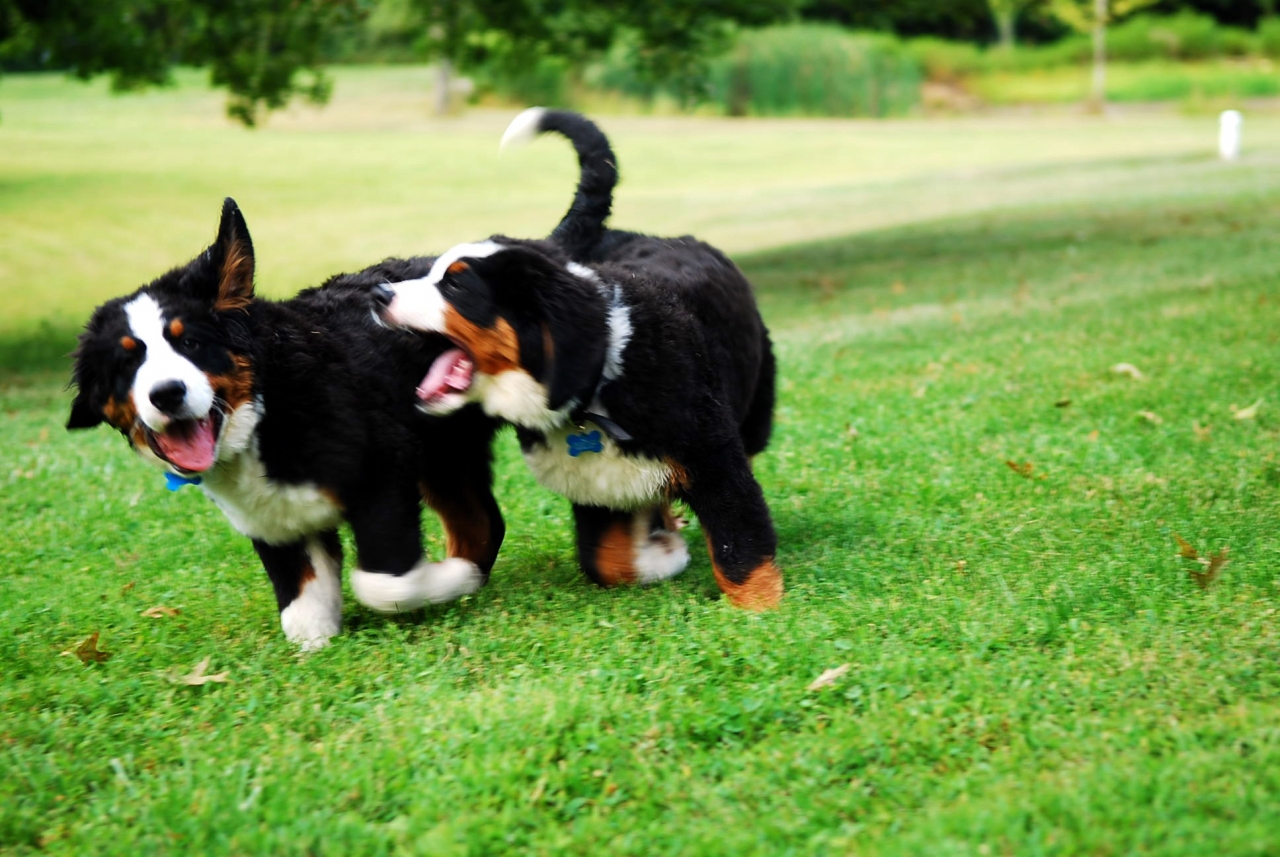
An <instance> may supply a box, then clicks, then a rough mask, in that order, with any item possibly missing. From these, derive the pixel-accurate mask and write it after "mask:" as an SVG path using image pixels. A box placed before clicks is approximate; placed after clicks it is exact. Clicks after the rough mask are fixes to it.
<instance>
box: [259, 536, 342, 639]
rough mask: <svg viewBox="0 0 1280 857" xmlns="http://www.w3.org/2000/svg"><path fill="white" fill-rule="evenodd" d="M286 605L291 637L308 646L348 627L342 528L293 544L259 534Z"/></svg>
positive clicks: (283, 619) (284, 619) (283, 623)
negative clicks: (344, 609) (264, 538)
mask: <svg viewBox="0 0 1280 857" xmlns="http://www.w3.org/2000/svg"><path fill="white" fill-rule="evenodd" d="M253 548H254V550H256V551H257V552H258V557H259V558H260V559H261V560H262V565H263V567H264V568H265V569H266V570H267V577H269V578H270V579H271V586H272V588H274V589H275V592H276V605H277V606H278V607H279V608H280V627H281V628H283V629H284V635H285V637H286V638H287V639H288V640H289V641H290V642H293V643H297V644H299V645H300V646H301V647H302V650H303V651H304V652H308V651H312V650H314V649H320V648H323V647H324V646H327V645H328V644H329V638H331V637H333V636H335V635H337V633H338V632H339V631H341V630H342V579H341V571H342V542H340V541H339V540H338V531H337V530H328V531H327V532H323V533H317V534H314V535H311V536H308V537H307V538H305V539H303V540H301V541H297V542H294V543H292V544H287V545H271V544H267V543H266V542H263V541H259V540H257V539H254V542H253Z"/></svg>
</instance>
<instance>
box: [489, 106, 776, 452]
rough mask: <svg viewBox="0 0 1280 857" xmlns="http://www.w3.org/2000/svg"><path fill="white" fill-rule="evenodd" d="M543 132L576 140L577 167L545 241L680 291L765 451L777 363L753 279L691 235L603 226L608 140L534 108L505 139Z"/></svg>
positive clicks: (608, 188) (746, 432) (576, 118)
mask: <svg viewBox="0 0 1280 857" xmlns="http://www.w3.org/2000/svg"><path fill="white" fill-rule="evenodd" d="M546 133H556V134H560V135H561V136H563V137H565V138H566V139H567V140H568V141H569V142H570V143H571V144H572V145H573V148H574V151H575V153H576V154H577V156H578V167H579V179H578V187H577V190H576V192H575V194H574V198H573V202H572V204H571V205H570V207H569V210H568V212H567V213H566V214H565V216H564V217H563V218H562V219H561V221H560V223H559V224H558V225H557V226H556V228H555V229H554V230H552V232H551V235H550V240H551V241H553V242H555V243H556V244H558V245H559V246H560V247H561V248H562V249H563V250H564V251H565V254H566V255H567V256H568V257H569V258H571V259H574V260H576V261H579V262H584V263H588V264H592V263H608V264H610V265H612V266H616V267H620V268H629V269H632V270H634V271H636V272H643V273H645V275H646V276H649V277H656V278H659V279H661V280H662V281H663V282H665V283H668V284H669V285H670V287H671V288H672V289H675V290H677V291H678V292H679V293H680V296H681V299H682V300H683V301H685V302H687V303H688V304H689V306H690V309H691V310H692V311H693V312H694V313H695V314H696V315H697V316H698V317H699V318H700V319H702V320H703V321H704V324H705V329H706V330H707V331H708V334H709V342H708V345H709V347H710V348H711V349H712V350H713V360H714V362H715V364H716V365H719V366H722V367H724V381H725V393H726V395H727V396H729V398H730V401H731V403H732V406H733V409H734V411H735V413H737V414H738V417H739V420H740V428H741V432H742V443H743V446H744V447H745V448H746V451H747V455H751V456H754V455H757V454H759V453H760V452H763V451H764V449H765V448H766V447H767V446H768V445H769V438H770V436H771V435H772V432H773V406H774V398H775V383H776V382H775V377H776V375H777V364H776V362H775V360H774V356H773V344H772V342H771V341H770V339H769V331H768V330H767V329H766V328H765V325H764V322H763V321H762V320H761V318H760V313H759V311H758V310H757V309H756V302H755V295H754V293H753V291H752V288H751V283H750V282H749V281H748V280H747V278H746V276H744V275H743V273H742V271H741V270H739V269H738V266H737V265H735V264H733V262H732V261H730V260H729V259H728V258H727V257H726V256H725V255H724V254H723V253H721V252H720V251H719V250H717V249H716V248H715V247H712V246H711V245H710V244H707V243H706V242H703V241H699V240H698V239H697V238H694V237H692V236H689V235H685V236H682V237H680V238H659V237H656V236H653V235H646V234H644V233H640V232H630V231H627V230H623V229H609V228H606V227H605V222H606V221H607V220H608V218H609V213H610V211H611V209H612V205H613V191H614V189H615V188H616V187H617V184H618V160H617V156H616V155H615V154H614V152H613V148H612V147H611V146H610V145H609V140H608V138H607V137H606V136H605V135H604V133H603V132H602V131H601V130H600V128H599V127H598V126H596V124H595V123H594V122H592V121H591V120H589V119H587V118H586V117H584V116H582V115H580V114H578V113H574V112H571V111H568V110H549V109H546V108H543V107H532V108H530V109H528V110H526V111H524V112H523V113H521V114H520V115H519V116H517V117H516V118H515V119H514V120H512V122H511V124H510V126H509V127H508V128H507V131H506V133H505V134H503V137H502V145H503V147H506V146H508V145H512V144H516V145H523V144H525V143H528V142H530V141H532V140H533V139H535V138H536V137H537V136H539V135H540V134H546Z"/></svg>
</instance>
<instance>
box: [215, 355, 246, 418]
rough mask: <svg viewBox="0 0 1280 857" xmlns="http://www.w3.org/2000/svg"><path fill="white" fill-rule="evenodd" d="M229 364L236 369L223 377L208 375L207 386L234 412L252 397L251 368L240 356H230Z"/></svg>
mask: <svg viewBox="0 0 1280 857" xmlns="http://www.w3.org/2000/svg"><path fill="white" fill-rule="evenodd" d="M231 362H232V363H234V364H235V365H236V368H234V369H232V370H231V371H230V372H228V373H227V374H225V375H210V376H209V384H210V385H211V386H212V387H213V392H214V394H215V395H216V396H217V397H218V398H219V399H221V400H222V401H224V402H226V403H227V405H228V407H230V408H231V410H235V409H236V408H238V407H240V406H241V405H243V404H244V403H245V402H247V401H249V399H251V398H252V397H253V366H252V365H251V364H250V363H249V358H247V357H245V356H244V355H242V354H232V355H231Z"/></svg>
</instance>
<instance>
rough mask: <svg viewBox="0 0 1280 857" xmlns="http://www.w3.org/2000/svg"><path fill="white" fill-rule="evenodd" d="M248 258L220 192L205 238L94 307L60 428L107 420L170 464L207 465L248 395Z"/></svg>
mask: <svg viewBox="0 0 1280 857" xmlns="http://www.w3.org/2000/svg"><path fill="white" fill-rule="evenodd" d="M253 266H254V262H253V243H252V242H251V241H250V239H249V230H248V228H247V227H246V226H245V222H244V218H243V217H242V216H241V214H240V209H239V208H237V207H236V204H235V202H234V201H233V200H231V199H228V200H226V202H224V203H223V206H222V220H221V223H220V224H219V226H218V237H217V240H216V241H215V242H214V243H213V246H211V247H210V248H209V249H208V250H206V251H205V252H204V253H202V254H201V255H199V256H198V257H196V258H195V259H194V260H192V261H191V262H190V263H188V264H187V265H184V266H183V267H181V268H175V269H174V270H172V271H170V272H168V273H167V274H164V275H163V276H161V277H159V278H157V279H156V280H154V281H153V282H151V283H150V284H149V285H146V286H143V287H142V288H141V289H139V290H138V291H136V292H134V293H133V294H131V295H128V296H126V297H123V298H116V299H115V300H112V301H108V302H107V303H105V304H103V305H102V306H100V307H98V308H97V310H95V311H94V313H93V316H92V317H91V318H90V319H89V323H88V324H87V325H86V326H85V330H84V332H83V333H82V334H81V335H80V344H79V347H78V348H77V349H76V353H75V369H74V373H73V376H72V384H74V385H75V387H76V388H77V393H76V397H75V400H74V401H73V402H72V404H71V417H70V419H69V420H68V421H67V428H68V429H82V428H92V427H93V426H96V425H98V424H100V423H103V422H105V423H108V424H109V425H111V426H112V427H114V428H116V429H118V430H119V431H120V432H121V434H123V435H124V436H125V437H126V438H127V439H128V440H129V442H130V443H131V444H132V445H133V446H134V448H135V449H136V450H138V452H140V453H141V454H142V455H143V456H144V457H146V458H149V459H152V460H155V461H157V462H158V463H160V464H161V465H162V466H168V467H169V468H171V469H172V470H174V471H177V472H180V473H199V472H201V471H204V470H208V469H209V468H210V467H211V466H213V463H214V461H215V460H216V458H217V455H218V451H219V440H220V439H221V436H222V433H223V429H224V427H225V424H226V421H227V417H228V416H229V415H231V414H233V413H234V412H235V410H236V409H237V408H239V407H240V406H241V405H244V404H246V403H248V402H250V401H251V399H252V396H253V392H252V391H253V384H254V380H253V372H252V368H251V366H250V362H249V360H248V358H247V357H246V356H245V350H244V344H245V341H246V340H245V326H244V319H245V312H244V311H245V309H246V308H247V307H248V306H249V304H250V302H251V301H252V300H253Z"/></svg>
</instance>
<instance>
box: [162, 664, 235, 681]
mask: <svg viewBox="0 0 1280 857" xmlns="http://www.w3.org/2000/svg"><path fill="white" fill-rule="evenodd" d="M212 659H213V658H212V657H208V658H205V659H204V660H203V661H201V662H200V663H198V664H196V666H195V669H193V670H192V671H191V672H190V673H188V674H187V675H178V669H177V667H174V668H173V669H171V670H169V680H170V681H172V682H174V683H175V684H189V685H192V686H193V687H199V686H200V685H202V684H208V683H209V682H211V681H212V682H225V681H230V678H229V677H230V675H231V672H230V671H229V670H224V671H222V672H220V673H214V674H213V675H205V670H207V669H209V661H211V660H212Z"/></svg>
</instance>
